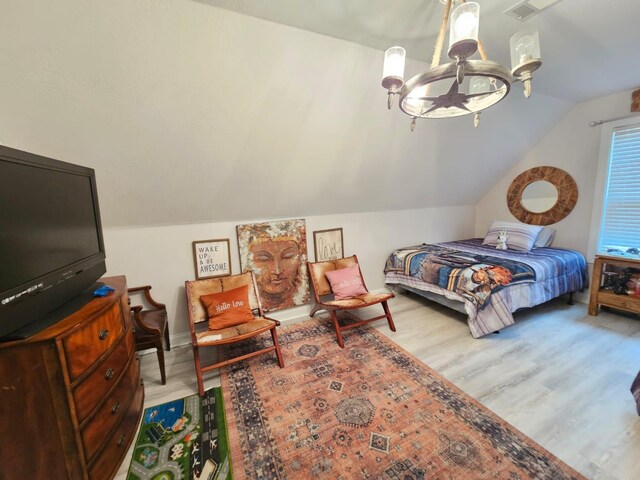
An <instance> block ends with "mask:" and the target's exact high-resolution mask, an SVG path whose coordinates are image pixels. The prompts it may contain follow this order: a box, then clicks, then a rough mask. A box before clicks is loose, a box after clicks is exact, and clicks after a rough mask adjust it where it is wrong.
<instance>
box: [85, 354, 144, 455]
mask: <svg viewBox="0 0 640 480" xmlns="http://www.w3.org/2000/svg"><path fill="white" fill-rule="evenodd" d="M138 370H139V369H138V359H137V358H135V356H134V357H132V359H131V362H130V363H129V367H128V369H127V371H126V373H125V375H124V376H123V377H122V379H121V380H120V383H119V384H118V386H117V387H116V389H115V390H114V391H113V393H112V394H111V395H110V396H109V398H107V399H106V400H105V401H104V403H103V404H102V405H101V406H100V407H99V408H98V410H97V411H96V413H95V415H94V416H93V417H92V418H91V419H90V420H89V421H88V422H87V424H86V425H85V426H84V427H82V430H81V431H80V436H81V437H82V445H83V446H84V453H85V457H86V458H87V459H89V460H90V459H91V458H92V457H93V456H94V455H95V453H96V452H97V451H98V448H99V447H100V446H101V445H102V442H103V441H104V439H105V438H106V436H108V435H109V433H110V432H111V430H113V428H114V427H115V426H116V425H117V424H118V422H119V421H120V419H121V418H122V417H123V416H124V415H125V413H126V411H127V409H128V408H129V405H130V403H131V399H132V398H133V394H134V392H135V389H136V386H137V385H138V384H139V383H140V375H139V371H138Z"/></svg>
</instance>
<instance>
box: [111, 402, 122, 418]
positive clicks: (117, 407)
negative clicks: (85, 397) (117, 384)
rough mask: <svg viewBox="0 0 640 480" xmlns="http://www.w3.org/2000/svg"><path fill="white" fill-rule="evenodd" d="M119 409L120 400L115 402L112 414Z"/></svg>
mask: <svg viewBox="0 0 640 480" xmlns="http://www.w3.org/2000/svg"><path fill="white" fill-rule="evenodd" d="M118 410H120V402H116V403H114V404H113V407H111V415H115V414H116V412H117V411H118Z"/></svg>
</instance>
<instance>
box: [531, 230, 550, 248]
mask: <svg viewBox="0 0 640 480" xmlns="http://www.w3.org/2000/svg"><path fill="white" fill-rule="evenodd" d="M555 236H556V229H555V228H551V227H542V230H540V233H539V234H538V238H536V241H535V243H534V244H533V248H540V247H550V246H551V243H552V242H553V239H554V237H555Z"/></svg>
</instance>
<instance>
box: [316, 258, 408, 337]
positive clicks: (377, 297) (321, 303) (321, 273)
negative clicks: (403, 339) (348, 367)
mask: <svg viewBox="0 0 640 480" xmlns="http://www.w3.org/2000/svg"><path fill="white" fill-rule="evenodd" d="M307 267H308V268H309V277H310V278H311V285H312V288H313V298H314V300H315V305H314V306H313V308H312V309H311V313H310V315H311V316H312V317H313V316H314V315H315V314H316V313H317V312H318V311H320V310H327V311H328V312H329V315H330V316H331V321H332V322H333V327H334V328H335V330H336V336H337V337H338V345H340V347H341V348H344V341H343V339H342V332H343V331H344V330H349V329H352V328H356V327H359V326H361V325H364V324H367V323H370V322H374V321H376V320H380V319H382V318H386V319H387V321H388V323H389V328H390V329H391V331H393V332H395V331H396V326H395V325H394V323H393V319H392V318H391V312H390V311H389V306H388V305H387V300H389V299H390V298H393V297H395V295H394V294H393V293H370V292H369V291H368V290H367V286H366V284H365V283H364V278H363V277H362V271H361V270H360V265H359V264H358V257H356V256H355V255H353V256H351V257H346V258H340V259H337V260H327V261H324V262H308V263H307ZM348 267H355V268H354V270H355V272H356V275H357V277H359V280H360V282H361V284H362V287H363V288H362V293H360V294H358V295H355V296H353V297H351V298H348V299H336V295H335V292H334V291H333V290H332V288H331V284H330V282H329V280H328V278H327V272H334V271H336V270H341V269H345V268H348ZM378 303H380V304H382V308H383V310H384V315H379V316H376V317H372V318H368V319H366V320H360V321H358V322H354V323H350V324H348V325H345V326H341V325H340V322H339V321H338V315H337V312H340V311H344V310H347V311H348V310H355V309H358V308H363V307H369V306H371V305H376V304H378Z"/></svg>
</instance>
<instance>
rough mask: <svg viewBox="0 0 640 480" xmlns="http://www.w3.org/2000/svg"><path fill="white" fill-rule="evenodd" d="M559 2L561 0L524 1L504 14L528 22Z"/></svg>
mask: <svg viewBox="0 0 640 480" xmlns="http://www.w3.org/2000/svg"><path fill="white" fill-rule="evenodd" d="M559 1H560V0H523V1H522V2H518V3H516V4H515V5H514V6H513V7H511V8H509V9H508V10H505V12H504V13H506V14H507V15H509V16H510V17H513V18H516V19H518V20H520V21H521V22H524V21H525V20H528V19H530V18H531V17H533V16H534V15H536V14H538V13H540V11H541V10H544V9H545V8H547V7H550V6H551V5H553V4H554V3H558V2H559Z"/></svg>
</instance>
